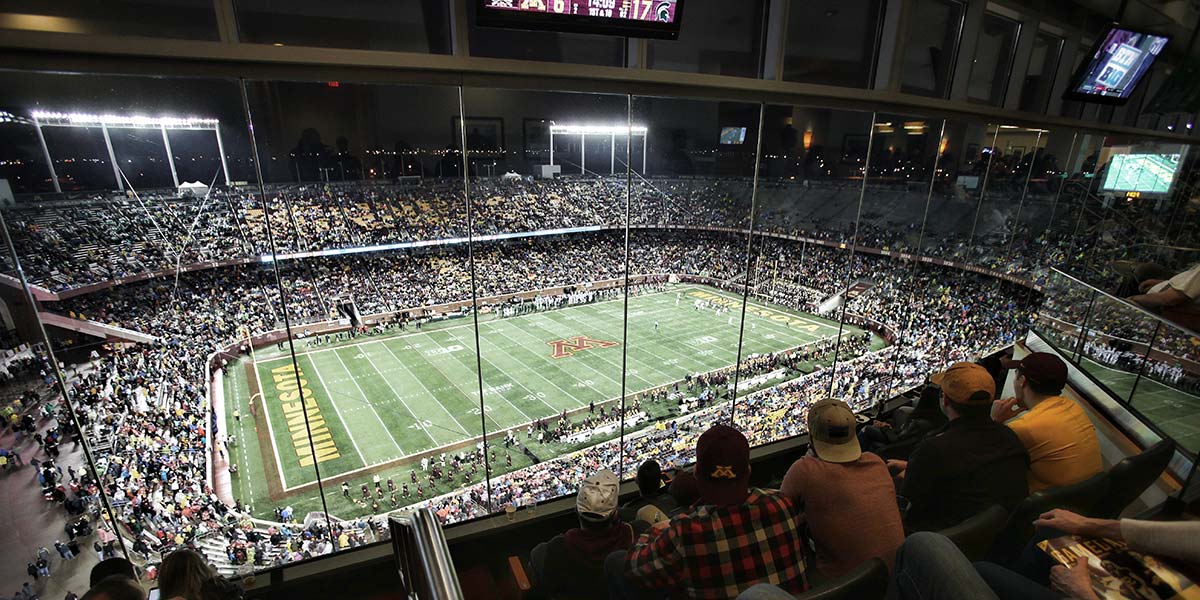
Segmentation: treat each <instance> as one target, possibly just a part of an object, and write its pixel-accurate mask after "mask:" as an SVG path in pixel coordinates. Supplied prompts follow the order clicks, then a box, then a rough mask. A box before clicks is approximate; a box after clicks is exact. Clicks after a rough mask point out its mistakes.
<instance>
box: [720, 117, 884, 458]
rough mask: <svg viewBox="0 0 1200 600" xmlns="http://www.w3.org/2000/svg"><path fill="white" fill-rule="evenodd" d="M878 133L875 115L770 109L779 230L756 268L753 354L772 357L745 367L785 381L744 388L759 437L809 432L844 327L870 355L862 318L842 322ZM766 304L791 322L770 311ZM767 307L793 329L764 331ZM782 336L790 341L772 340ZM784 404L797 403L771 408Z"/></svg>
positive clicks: (767, 216) (768, 141)
mask: <svg viewBox="0 0 1200 600" xmlns="http://www.w3.org/2000/svg"><path fill="white" fill-rule="evenodd" d="M870 131H871V114H870V113H862V112H849V111H836V110H828V109H819V108H809V107H801V106H768V107H767V108H766V112H765V113H764V133H763V150H762V154H763V156H762V161H761V164H760V176H759V184H758V192H757V200H756V207H755V215H756V223H755V228H756V230H758V231H761V232H763V233H764V234H768V236H769V237H767V239H766V240H765V241H757V240H756V241H755V243H754V244H752V249H753V250H756V251H757V256H756V257H755V262H754V265H755V269H756V270H755V271H754V279H753V281H752V286H753V287H751V288H750V290H751V293H752V297H751V299H750V308H749V309H748V310H747V314H746V321H747V326H746V327H745V328H744V330H743V338H744V339H743V354H744V355H745V354H746V353H747V352H748V351H749V352H759V353H763V354H767V357H766V359H764V358H761V357H759V358H752V359H751V360H749V361H745V360H744V362H745V363H746V365H745V366H744V367H743V370H745V371H747V373H748V374H750V376H751V377H752V378H753V377H758V380H759V381H761V380H762V377H763V376H762V375H761V372H762V369H764V368H766V369H767V370H766V372H767V373H768V374H770V373H772V372H773V373H775V375H774V376H775V377H778V379H777V381H778V385H776V386H775V387H774V388H772V389H769V390H761V391H756V392H753V393H749V394H743V395H741V396H740V397H739V401H738V404H737V413H736V414H738V415H742V414H745V415H746V416H747V423H748V424H749V427H750V429H751V431H752V432H753V435H754V436H755V437H754V439H755V440H756V441H757V442H759V443H765V442H769V441H775V440H777V439H780V438H783V437H787V436H791V435H797V434H799V433H803V432H804V431H806V430H807V422H806V415H807V411H806V408H807V406H808V405H809V404H810V403H811V402H814V401H815V400H816V399H819V398H822V397H825V396H826V395H828V394H830V388H831V386H832V385H833V376H832V374H833V366H834V362H835V359H836V358H837V351H838V349H839V346H838V339H839V334H842V335H844V336H845V339H844V340H843V341H845V342H846V345H845V346H843V347H842V348H841V349H842V350H843V351H844V353H843V354H842V355H841V357H840V359H841V360H842V361H843V363H849V360H848V357H851V356H856V355H858V354H859V353H860V350H861V349H859V348H856V349H855V350H853V351H852V350H851V345H852V344H854V345H857V344H859V343H860V342H861V341H862V340H863V339H864V329H865V328H864V327H863V325H862V323H861V322H855V323H847V324H846V326H845V327H842V324H841V322H840V320H841V317H842V315H841V312H842V311H841V307H842V305H843V304H844V302H843V301H844V299H845V295H844V291H845V289H846V288H847V285H848V284H847V282H848V279H849V277H850V273H849V269H850V264H851V263H850V250H849V248H850V246H851V244H852V242H853V239H854V223H855V220H856V218H857V213H858V204H859V198H860V196H861V193H862V173H863V172H864V169H865V167H866V164H865V162H866V159H867V156H868V153H867V146H868V144H869V142H870ZM780 234H784V235H790V236H794V237H790V238H789V237H783V236H782V235H780ZM761 304H765V305H766V306H767V307H770V308H773V309H774V310H776V311H779V312H780V313H781V314H783V316H785V317H787V319H789V320H787V321H784V320H782V319H775V318H774V317H773V316H772V314H771V313H764V312H762V311H761V310H760V309H759V308H758V306H759V305H761ZM756 311H757V312H756ZM764 315H766V318H767V319H772V320H773V321H774V322H772V323H770V325H771V326H772V327H778V326H779V325H783V326H784V327H783V329H782V330H780V331H776V330H775V329H772V330H770V331H763V324H762V321H761V319H762V318H763V316H764ZM781 340H783V341H784V346H783V347H782V348H774V349H772V348H763V347H762V345H763V344H766V343H770V342H778V341H781ZM755 368H757V369H758V371H755V370H751V369H755ZM751 380H754V379H751ZM841 392H842V390H840V389H839V390H837V391H835V392H834V393H835V394H839V395H840V394H841ZM847 400H848V401H853V398H851V397H849V396H847ZM783 406H793V407H795V408H796V409H797V410H791V411H785V412H783V413H776V417H777V418H776V417H769V416H768V415H771V414H772V413H773V412H775V411H778V410H779V408H781V407H783ZM738 423H739V424H742V421H741V420H740V418H739V420H738Z"/></svg>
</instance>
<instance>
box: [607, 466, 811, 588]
mask: <svg viewBox="0 0 1200 600" xmlns="http://www.w3.org/2000/svg"><path fill="white" fill-rule="evenodd" d="M799 516H800V510H799V508H798V507H797V506H796V504H795V503H794V502H792V500H791V499H790V498H788V497H786V496H784V495H783V494H780V493H779V492H774V491H763V490H758V489H751V490H750V495H749V496H747V497H746V501H745V502H744V503H742V504H739V505H735V506H698V507H696V508H694V509H692V510H691V512H687V513H683V514H680V515H677V516H675V517H674V518H673V519H671V521H670V523H669V524H668V525H667V526H665V527H662V528H658V529H651V530H650V531H647V532H646V533H644V534H642V536H641V538H639V539H638V541H637V543H635V544H634V546H633V548H631V549H630V551H629V557H628V558H627V559H626V564H625V574H626V576H628V577H629V578H630V579H632V580H633V581H635V582H637V583H639V584H640V585H641V587H643V588H647V589H670V588H675V589H679V588H682V589H683V590H684V591H685V592H686V593H687V596H688V597H689V598H698V599H702V600H704V599H710V598H711V599H718V598H733V597H735V596H737V595H738V594H739V593H741V592H742V591H745V589H746V588H748V587H750V586H752V585H754V584H756V583H764V582H766V583H773V584H775V585H777V586H779V587H781V588H783V589H784V590H787V591H789V592H792V593H799V592H802V591H804V589H805V588H806V587H807V583H806V581H805V578H804V554H803V549H802V546H801V544H803V539H802V536H801V534H800V531H799V530H798V529H797V525H798V523H797V521H798V518H799Z"/></svg>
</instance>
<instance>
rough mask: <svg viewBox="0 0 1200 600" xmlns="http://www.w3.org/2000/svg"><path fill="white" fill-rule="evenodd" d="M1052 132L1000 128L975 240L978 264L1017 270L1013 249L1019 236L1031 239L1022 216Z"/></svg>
mask: <svg viewBox="0 0 1200 600" xmlns="http://www.w3.org/2000/svg"><path fill="white" fill-rule="evenodd" d="M1048 134H1049V132H1048V131H1046V130H1043V129H1035V128H1027V127H1017V126H1014V125H1000V126H999V127H998V131H997V132H996V141H995V146H994V148H993V156H992V163H991V167H990V169H989V175H988V179H987V186H986V188H985V190H984V194H983V197H982V198H981V199H980V203H979V213H978V217H977V219H976V224H975V228H974V237H973V240H972V245H973V246H974V248H973V250H974V251H975V253H976V256H977V258H976V260H975V262H976V264H979V265H982V266H987V267H990V268H993V269H996V270H998V271H1001V272H1006V273H1009V272H1013V271H1015V270H1017V268H1018V265H1017V264H1015V263H1014V260H1015V259H1014V258H1011V257H1010V252H1009V250H1010V248H1011V246H1012V244H1013V243H1014V240H1016V239H1017V238H1020V239H1022V240H1024V239H1027V236H1026V234H1025V232H1024V231H1022V230H1021V229H1020V228H1019V225H1018V219H1020V218H1021V213H1022V212H1023V211H1024V209H1025V206H1026V199H1027V197H1028V196H1029V190H1030V187H1031V179H1032V177H1033V171H1034V170H1035V169H1037V170H1038V171H1044V170H1045V166H1044V158H1045V151H1044V148H1045V146H1046V142H1047V141H1048ZM1034 188H1035V189H1036V186H1034ZM1030 205H1031V207H1032V205H1033V204H1032V203H1030Z"/></svg>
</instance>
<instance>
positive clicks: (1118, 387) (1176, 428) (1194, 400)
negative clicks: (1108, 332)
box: [1083, 357, 1200, 452]
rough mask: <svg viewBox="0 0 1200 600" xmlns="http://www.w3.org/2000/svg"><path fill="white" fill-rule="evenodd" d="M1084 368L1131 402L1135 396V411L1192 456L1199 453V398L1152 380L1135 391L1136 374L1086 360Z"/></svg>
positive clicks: (1143, 378) (1141, 384) (1139, 384)
mask: <svg viewBox="0 0 1200 600" xmlns="http://www.w3.org/2000/svg"><path fill="white" fill-rule="evenodd" d="M1083 368H1084V369H1085V370H1087V371H1088V372H1089V373H1091V375H1092V376H1093V377H1095V378H1096V379H1098V380H1100V382H1101V383H1103V384H1104V385H1105V386H1106V387H1108V389H1109V390H1111V391H1112V392H1113V393H1114V394H1117V395H1118V396H1120V397H1121V398H1129V395H1130V393H1131V392H1132V394H1133V398H1132V399H1131V401H1132V404H1133V407H1134V408H1136V409H1137V410H1138V411H1139V412H1141V413H1142V414H1143V415H1145V416H1146V417H1147V418H1148V419H1150V420H1151V421H1153V422H1154V423H1155V424H1156V425H1158V426H1159V428H1161V429H1162V430H1163V432H1164V433H1166V434H1167V435H1169V436H1171V437H1172V438H1174V439H1175V441H1176V442H1178V443H1179V444H1180V445H1181V446H1183V447H1184V448H1187V449H1188V450H1191V451H1192V452H1196V451H1198V450H1200V410H1198V409H1200V398H1198V397H1196V396H1195V395H1193V394H1189V393H1187V392H1185V391H1182V390H1177V389H1174V388H1172V387H1169V386H1167V385H1165V384H1162V383H1159V382H1157V381H1155V380H1153V379H1151V378H1149V377H1142V378H1141V380H1140V381H1138V382H1137V389H1136V390H1134V388H1133V384H1134V381H1136V380H1137V378H1138V377H1137V373H1130V372H1128V371H1123V370H1121V369H1116V368H1113V367H1110V366H1107V365H1102V364H1100V363H1098V362H1096V361H1093V360H1091V359H1089V358H1086V357H1085V358H1084V359H1083Z"/></svg>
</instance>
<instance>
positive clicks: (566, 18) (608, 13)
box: [476, 0, 683, 39]
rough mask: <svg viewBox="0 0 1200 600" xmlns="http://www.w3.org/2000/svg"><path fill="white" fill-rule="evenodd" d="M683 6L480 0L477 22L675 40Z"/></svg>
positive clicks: (646, 1)
mask: <svg viewBox="0 0 1200 600" xmlns="http://www.w3.org/2000/svg"><path fill="white" fill-rule="evenodd" d="M682 4H683V0H478V5H477V12H476V23H477V24H478V25H482V26H485V27H507V28H513V29H541V30H551V31H567V32H573V33H594V34H601V35H620V36H628V37H655V38H667V39H675V38H677V37H678V36H679V25H680V20H681V18H682Z"/></svg>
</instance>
